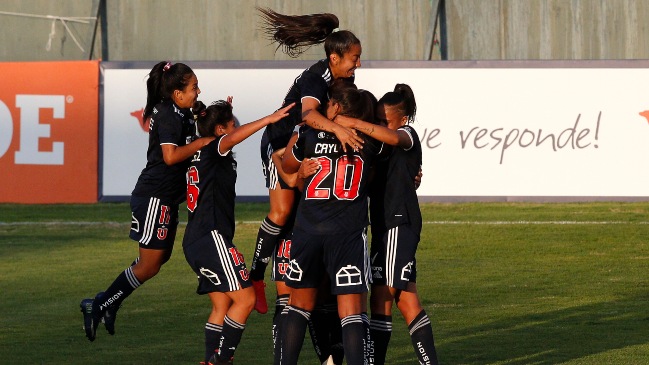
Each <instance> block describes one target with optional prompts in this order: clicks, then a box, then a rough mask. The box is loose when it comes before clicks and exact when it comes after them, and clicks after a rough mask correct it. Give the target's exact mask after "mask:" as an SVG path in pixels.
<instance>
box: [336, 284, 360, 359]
mask: <svg viewBox="0 0 649 365" xmlns="http://www.w3.org/2000/svg"><path fill="white" fill-rule="evenodd" d="M337 299H338V316H339V318H340V323H341V326H342V337H343V348H344V351H345V357H346V358H347V364H349V365H362V364H364V363H365V351H366V350H365V348H366V345H365V328H364V325H363V319H362V317H361V310H362V308H361V301H362V295H361V294H339V295H338V297H337Z"/></svg>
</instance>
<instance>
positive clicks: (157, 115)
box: [81, 62, 214, 341]
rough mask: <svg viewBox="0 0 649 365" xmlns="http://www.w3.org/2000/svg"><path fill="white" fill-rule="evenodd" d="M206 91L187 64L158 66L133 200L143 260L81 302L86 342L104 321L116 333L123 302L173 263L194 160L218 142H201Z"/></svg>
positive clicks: (150, 80)
mask: <svg viewBox="0 0 649 365" xmlns="http://www.w3.org/2000/svg"><path fill="white" fill-rule="evenodd" d="M200 92H201V90H200V89H199V87H198V79H197V78H196V75H195V74H194V72H193V71H192V69H191V68H190V67H189V66H187V65H185V64H182V63H176V64H174V65H172V64H171V63H169V62H160V63H158V64H156V65H155V66H154V67H153V69H151V71H150V72H149V78H148V80H147V103H146V107H145V108H144V119H145V120H147V119H148V120H149V121H150V127H149V148H148V150H147V164H146V167H145V168H144V170H142V172H141V173H140V177H139V178H138V181H137V184H136V185H135V189H133V192H132V194H131V211H132V222H131V233H130V238H131V239H133V240H135V241H137V242H138V243H139V256H138V258H137V259H136V260H135V261H134V262H133V263H132V264H131V266H129V267H128V268H127V269H126V270H124V271H123V272H122V273H121V274H119V276H117V278H116V279H115V280H114V281H113V283H112V284H111V285H110V286H109V287H108V289H106V290H105V291H104V292H99V293H98V294H97V295H96V296H95V298H94V300H93V299H84V300H82V301H81V311H82V312H83V318H84V328H85V331H86V337H88V339H89V340H90V341H94V340H95V335H96V331H97V326H98V325H99V323H100V322H101V321H102V320H103V322H104V325H105V326H106V330H107V331H108V333H110V334H111V335H112V334H114V333H115V318H116V317H115V316H116V314H117V310H118V309H119V307H120V305H121V303H122V301H124V299H126V298H127V297H128V296H129V295H131V293H133V291H134V290H135V289H137V288H138V287H140V285H142V284H143V283H144V282H145V281H147V280H149V279H151V278H152V277H154V276H155V275H156V274H157V273H158V272H159V271H160V268H161V267H162V265H163V264H164V263H165V262H167V261H168V260H169V257H171V252H172V249H173V246H174V240H175V238H176V228H177V226H178V205H179V204H180V203H181V202H183V201H184V200H185V172H186V171H187V166H188V165H189V158H190V157H191V156H192V155H193V154H194V153H195V152H196V151H198V150H199V149H200V148H201V147H203V146H205V145H207V144H208V143H209V142H211V141H212V140H214V137H205V138H199V139H196V137H195V136H196V133H195V127H194V118H193V115H192V112H191V110H190V108H191V107H192V106H193V105H194V102H196V99H197V98H198V94H200Z"/></svg>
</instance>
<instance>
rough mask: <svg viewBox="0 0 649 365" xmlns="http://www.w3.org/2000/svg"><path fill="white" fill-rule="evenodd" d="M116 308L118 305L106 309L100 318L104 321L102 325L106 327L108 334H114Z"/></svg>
mask: <svg viewBox="0 0 649 365" xmlns="http://www.w3.org/2000/svg"><path fill="white" fill-rule="evenodd" d="M118 309H119V306H116V307H113V308H108V309H106V312H105V313H104V317H103V318H102V322H104V327H106V331H108V334H110V335H114V334H115V319H117V310H118Z"/></svg>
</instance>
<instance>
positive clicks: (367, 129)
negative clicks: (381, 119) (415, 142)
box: [334, 115, 412, 149]
mask: <svg viewBox="0 0 649 365" xmlns="http://www.w3.org/2000/svg"><path fill="white" fill-rule="evenodd" d="M334 121H335V122H336V123H337V124H340V125H342V126H345V127H348V128H353V129H355V130H357V131H359V132H363V133H364V134H366V135H368V136H370V137H372V138H374V139H376V140H377V141H380V142H383V143H386V144H389V145H391V146H398V147H401V148H403V149H409V148H410V147H412V140H411V139H410V136H409V135H408V133H407V132H405V131H403V130H399V129H397V130H396V131H395V130H392V129H390V128H388V127H384V126H382V125H378V124H372V123H368V122H366V121H364V120H360V119H356V118H351V117H347V116H344V115H338V116H336V118H335V119H334Z"/></svg>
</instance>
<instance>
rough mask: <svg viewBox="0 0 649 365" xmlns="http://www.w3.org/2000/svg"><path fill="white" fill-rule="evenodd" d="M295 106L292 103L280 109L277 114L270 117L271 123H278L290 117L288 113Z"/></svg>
mask: <svg viewBox="0 0 649 365" xmlns="http://www.w3.org/2000/svg"><path fill="white" fill-rule="evenodd" d="M294 106H295V103H290V104H289V105H287V106H285V107H283V108H281V109H278V110H277V111H276V112H275V113H273V114H271V115H269V116H268V120H269V121H270V123H275V122H278V121H280V120H282V119H284V118H285V117H286V116H288V111H289V110H291V108H292V107H294Z"/></svg>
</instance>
